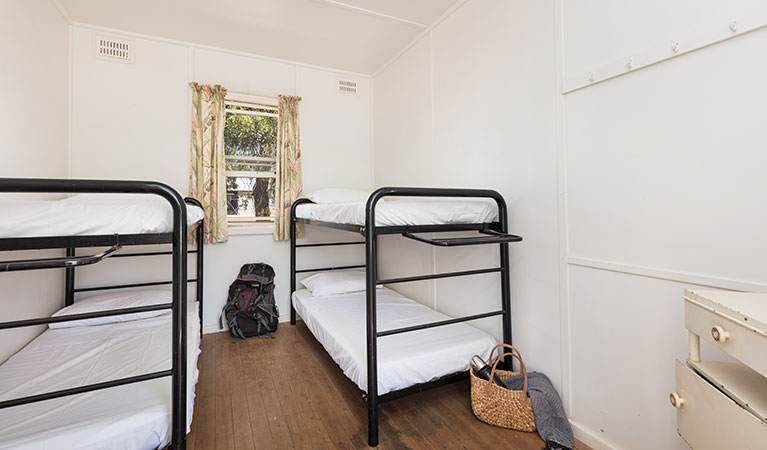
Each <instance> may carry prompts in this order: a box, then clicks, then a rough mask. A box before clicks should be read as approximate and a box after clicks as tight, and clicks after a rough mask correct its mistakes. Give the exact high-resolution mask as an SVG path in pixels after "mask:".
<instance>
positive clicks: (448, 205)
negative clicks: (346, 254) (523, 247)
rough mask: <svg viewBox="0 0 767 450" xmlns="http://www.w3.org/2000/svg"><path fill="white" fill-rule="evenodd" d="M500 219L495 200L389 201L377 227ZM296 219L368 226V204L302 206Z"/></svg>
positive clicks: (379, 212) (381, 208)
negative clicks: (366, 214) (366, 207)
mask: <svg viewBox="0 0 767 450" xmlns="http://www.w3.org/2000/svg"><path fill="white" fill-rule="evenodd" d="M497 216H498V206H497V205H496V204H495V201H493V200H465V199H463V200H452V199H451V200H410V199H407V200H400V199H394V200H386V201H382V202H378V204H377V205H376V225H377V226H381V227H385V226H402V225H445V224H472V223H488V222H492V221H493V220H495V218H496V217H497ZM296 217H298V218H301V219H310V220H318V221H322V222H331V223H344V224H352V225H365V202H356V203H333V204H313V203H306V204H302V205H298V207H297V208H296Z"/></svg>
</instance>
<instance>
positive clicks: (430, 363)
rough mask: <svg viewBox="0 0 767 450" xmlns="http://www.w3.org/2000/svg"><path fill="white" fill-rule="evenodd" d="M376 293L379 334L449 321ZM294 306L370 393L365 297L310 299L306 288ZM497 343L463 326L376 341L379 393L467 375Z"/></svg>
mask: <svg viewBox="0 0 767 450" xmlns="http://www.w3.org/2000/svg"><path fill="white" fill-rule="evenodd" d="M377 293H378V294H377V300H378V310H377V313H378V331H385V330H391V329H394V328H401V327H406V326H412V325H418V324H423V323H429V322H435V321H439V320H445V319H449V317H448V316H446V315H445V314H442V313H439V312H437V311H435V310H433V309H431V308H428V307H426V306H424V305H422V304H420V303H418V302H416V301H414V300H410V299H408V298H406V297H403V296H402V295H400V294H398V293H397V292H395V291H392V290H391V289H387V288H381V289H378V290H377ZM293 304H294V305H295V308H296V312H298V314H299V315H300V316H301V318H303V319H304V322H306V325H307V327H308V328H309V330H311V332H312V334H314V336H315V337H316V338H317V340H318V341H319V342H320V343H321V344H322V346H323V347H325V350H326V351H327V352H328V354H330V356H331V357H332V358H333V360H334V361H335V362H336V364H338V365H339V367H341V369H342V370H343V371H344V374H346V376H347V377H349V379H351V380H352V381H354V382H355V383H356V384H357V386H359V388H360V389H362V390H363V391H365V392H367V356H366V353H367V344H366V340H365V325H366V320H365V293H364V292H355V293H352V294H343V295H337V296H327V297H312V294H311V293H310V292H309V291H308V290H306V289H302V290H299V291H296V292H295V293H294V294H293ZM495 344H496V341H495V339H494V338H493V337H492V336H490V335H489V334H487V333H485V332H483V331H480V330H478V329H476V328H474V327H472V326H470V325H467V324H465V323H458V324H453V325H446V326H442V327H435V328H429V329H426V330H419V331H412V332H409V333H403V334H396V335H392V336H386V337H381V338H378V394H379V395H382V394H385V393H387V392H391V391H395V390H398V389H403V388H406V387H409V386H412V385H414V384H418V383H424V382H427V381H430V380H433V379H435V378H439V377H441V376H444V375H449V374H452V373H455V372H460V371H464V370H468V369H469V360H470V359H471V357H472V356H473V355H481V356H482V357H483V358H486V357H487V355H488V354H489V353H490V350H491V349H492V348H493V346H494V345H495Z"/></svg>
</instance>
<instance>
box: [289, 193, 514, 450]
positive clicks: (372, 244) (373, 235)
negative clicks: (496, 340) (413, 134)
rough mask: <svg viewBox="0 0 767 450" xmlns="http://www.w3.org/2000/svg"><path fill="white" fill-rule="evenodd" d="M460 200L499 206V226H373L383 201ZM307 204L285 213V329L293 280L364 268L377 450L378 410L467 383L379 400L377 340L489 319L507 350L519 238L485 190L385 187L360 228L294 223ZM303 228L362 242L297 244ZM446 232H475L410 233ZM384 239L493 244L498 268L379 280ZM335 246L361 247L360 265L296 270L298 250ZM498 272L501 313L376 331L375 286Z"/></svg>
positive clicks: (372, 437)
mask: <svg viewBox="0 0 767 450" xmlns="http://www.w3.org/2000/svg"><path fill="white" fill-rule="evenodd" d="M387 196H392V197H442V198H444V197H459V198H466V197H471V198H490V199H493V200H495V202H496V204H497V205H498V221H497V222H492V223H481V224H444V225H418V226H412V225H410V226H376V225H375V223H376V221H375V212H376V204H378V202H379V201H380V200H381V199H383V198H384V197H387ZM305 203H312V201H311V200H309V199H306V198H301V199H298V200H296V201H295V202H294V203H293V205H292V207H291V211H290V221H291V223H290V292H291V298H290V323H291V325H295V323H296V310H295V308H294V307H293V299H292V295H293V292H295V291H296V274H298V273H305V272H321V271H327V270H341V269H356V268H365V272H366V288H367V289H366V300H367V301H366V307H365V310H366V322H367V328H366V330H367V332H366V340H367V374H368V375H367V404H368V444H369V445H370V446H371V447H375V446H377V445H378V404H379V403H382V402H385V401H388V400H393V399H395V398H399V397H402V396H405V395H409V394H412V393H415V392H420V391H423V390H426V389H430V388H433V387H438V386H442V385H444V384H447V383H451V382H455V381H459V380H462V379H465V378H467V376H468V374H467V373H465V372H464V373H459V374H453V375H448V376H446V377H442V378H440V379H438V380H433V381H430V382H427V383H422V384H418V385H415V386H411V387H408V388H405V389H401V390H398V391H393V392H389V393H387V394H385V395H378V370H377V367H378V357H377V340H378V338H382V337H385V336H391V335H394V334H400V333H407V332H409V331H416V330H423V329H427V328H433V327H439V326H444V325H450V324H454V323H459V322H467V321H470V320H477V319H483V318H486V317H492V316H498V315H500V316H502V319H503V342H504V343H505V344H511V285H510V280H509V243H511V242H519V241H521V240H522V238H521V237H520V236H516V235H513V234H508V227H509V226H508V218H507V208H506V201H505V200H504V198H503V196H502V195H501V194H499V193H498V192H496V191H494V190H488V189H452V188H451V189H444V188H412V187H385V188H380V189H378V190H376V191H375V192H373V193H372V194H371V195H370V197H369V198H368V201H367V204H366V206H365V226H359V225H353V224H338V223H329V222H320V221H315V220H309V219H301V218H297V217H296V207H298V206H299V205H301V204H305ZM298 223H303V224H307V225H317V226H323V227H329V228H335V229H340V230H345V231H351V232H355V233H359V234H361V235H362V236H363V237H364V238H365V239H364V241H360V242H324V243H307V244H297V243H296V225H297V224H298ZM449 231H477V232H478V234H479V235H478V236H473V237H453V238H426V237H422V236H417V235H416V234H415V233H441V232H449ZM384 234H400V235H402V236H403V237H406V238H409V239H413V240H415V241H418V242H422V243H426V244H430V245H435V246H440V247H455V246H463V245H480V244H498V245H499V246H500V265H499V267H493V268H489V269H477V270H463V271H456V272H447V273H435V274H429V275H417V276H411V277H401V278H389V279H383V278H379V277H378V245H377V241H378V239H377V238H378V236H379V235H384ZM337 245H365V264H364V265H351V266H340V267H320V268H311V269H300V270H297V269H296V249H297V248H303V247H325V246H337ZM493 272H498V273H500V275H501V309H499V310H496V311H491V312H485V313H480V314H474V315H470V316H464V317H457V318H453V319H448V320H442V321H438V322H432V323H425V324H421V325H416V326H410V327H404V328H398V329H394V330H387V331H378V330H377V322H376V285H379V284H395V283H407V282H413V281H423V280H434V279H440V278H452V277H461V276H468V275H478V274H483V273H493Z"/></svg>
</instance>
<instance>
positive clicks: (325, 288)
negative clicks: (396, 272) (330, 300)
mask: <svg viewBox="0 0 767 450" xmlns="http://www.w3.org/2000/svg"><path fill="white" fill-rule="evenodd" d="M301 284H303V285H304V286H306V289H308V290H309V292H311V293H312V297H325V296H328V295H341V294H349V293H352V292H365V289H366V286H367V284H366V282H365V271H364V270H329V271H327V272H321V273H318V274H316V275H311V276H308V277H306V278H304V279H303V280H301ZM376 287H378V288H381V287H383V286H381V285H379V286H376Z"/></svg>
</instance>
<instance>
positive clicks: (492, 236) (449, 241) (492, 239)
mask: <svg viewBox="0 0 767 450" xmlns="http://www.w3.org/2000/svg"><path fill="white" fill-rule="evenodd" d="M479 234H484V235H485V236H469V237H453V238H427V237H423V236H416V235H415V234H413V233H409V232H405V233H402V236H403V237H406V238H408V239H413V240H414V241H418V242H425V243H427V244H431V245H436V246H438V247H457V246H459V245H482V244H505V243H509V242H519V241H521V240H522V237H521V236H517V235H515V234H508V233H501V232H500V231H495V230H490V229H488V230H479Z"/></svg>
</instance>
